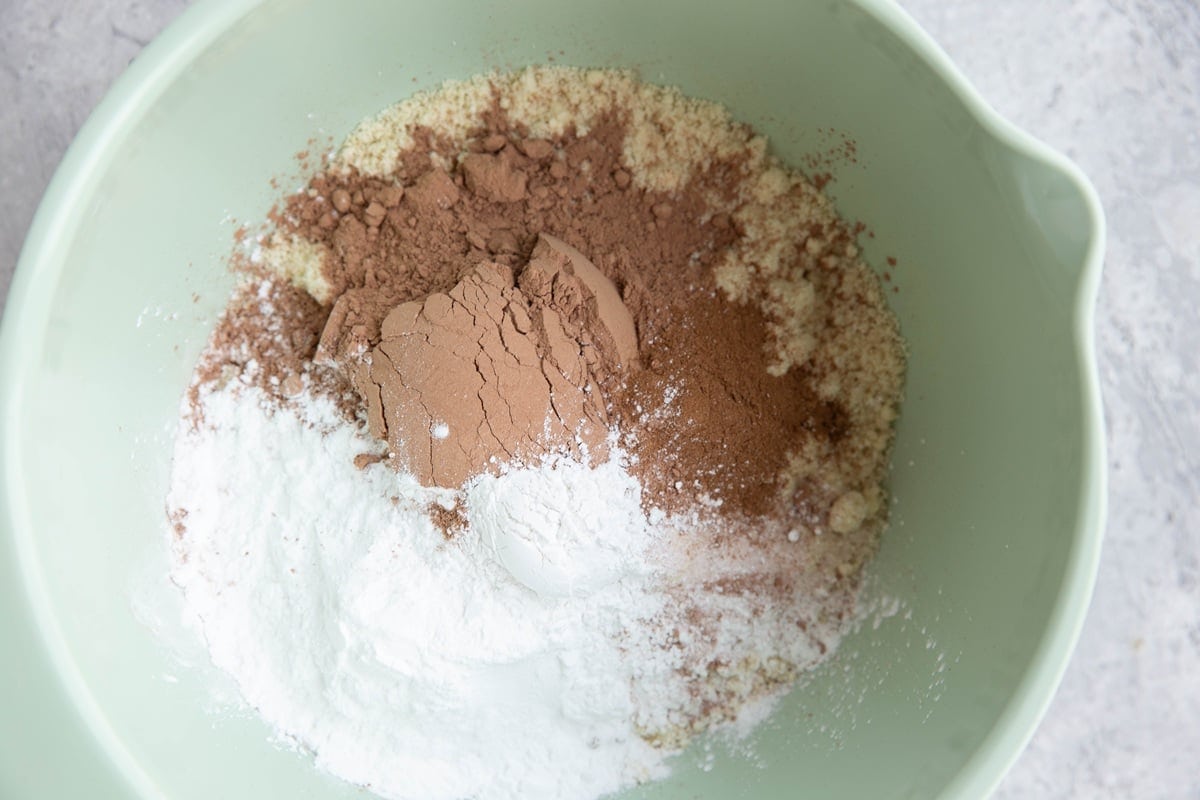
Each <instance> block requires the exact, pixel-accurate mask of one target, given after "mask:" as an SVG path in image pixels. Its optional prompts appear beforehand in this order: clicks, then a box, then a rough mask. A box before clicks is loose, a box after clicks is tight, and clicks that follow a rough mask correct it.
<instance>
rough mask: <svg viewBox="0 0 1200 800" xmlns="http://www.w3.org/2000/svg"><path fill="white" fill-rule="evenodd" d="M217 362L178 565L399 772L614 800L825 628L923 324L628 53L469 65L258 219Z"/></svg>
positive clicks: (220, 640)
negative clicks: (638, 73) (267, 219)
mask: <svg viewBox="0 0 1200 800" xmlns="http://www.w3.org/2000/svg"><path fill="white" fill-rule="evenodd" d="M271 223H272V224H271V229H270V231H269V232H267V233H265V234H263V236H261V237H260V239H259V243H260V244H259V246H258V247H257V248H256V249H255V250H254V253H253V255H252V256H251V257H249V258H247V259H241V260H237V259H235V261H236V263H235V267H236V268H237V269H239V271H240V272H241V273H242V274H243V276H244V280H243V283H242V285H241V287H240V288H239V289H238V290H237V291H236V292H235V295H234V297H233V298H232V299H231V301H230V304H229V306H228V308H227V310H226V313H225V315H224V317H223V318H222V321H221V322H220V323H219V325H218V328H217V330H216V331H215V332H214V335H213V338H212V340H211V342H210V344H209V347H208V349H207V350H206V352H205V354H204V356H203V357H202V359H201V362H200V364H199V366H198V367H197V370H196V375H195V379H194V381H193V384H192V386H191V388H190V389H189V392H188V395H187V399H186V402H185V404H184V411H183V419H182V422H181V427H180V432H179V435H178V437H177V440H176V447H175V457H174V467H173V476H172V489H171V493H170V497H169V498H168V508H169V516H170V520H171V522H172V527H173V536H172V552H173V558H174V563H173V568H172V576H173V578H174V580H175V582H176V583H178V584H179V585H180V586H181V587H182V589H183V590H184V593H185V596H186V600H187V603H188V605H189V607H190V610H191V611H192V612H194V614H195V615H196V616H197V617H198V618H199V619H200V620H201V621H202V626H203V631H204V635H205V638H206V640H207V643H208V646H209V649H210V651H211V654H212V658H213V661H214V662H215V663H216V664H217V665H218V666H219V667H221V668H222V669H224V670H226V671H228V672H229V673H230V674H231V675H232V676H233V677H234V678H235V679H236V681H237V683H238V685H239V687H240V690H241V692H242V694H243V695H244V697H245V699H246V700H247V701H248V702H249V703H250V704H252V705H253V706H254V707H255V708H257V709H258V711H259V713H261V714H262V716H263V717H264V718H265V719H267V720H268V721H269V722H270V723H271V724H273V725H274V726H275V727H276V728H277V729H278V730H279V731H280V732H281V733H282V734H283V735H284V736H286V737H288V738H290V739H292V740H293V741H295V742H296V743H298V744H299V745H301V746H302V747H304V748H306V749H307V750H309V751H311V752H312V753H313V755H314V758H315V759H316V761H317V763H318V764H319V765H320V766H322V767H323V768H324V769H326V770H328V771H329V772H332V773H333V774H335V775H338V776H340V777H342V778H344V779H346V780H349V781H353V782H355V783H357V784H360V785H362V786H365V787H367V788H369V789H370V790H372V791H374V792H376V793H378V794H380V795H383V796H385V797H389V798H414V799H415V798H447V800H448V799H449V798H460V797H477V798H518V797H520V798H560V797H578V798H593V797H598V796H601V795H604V794H607V793H610V792H614V791H617V790H619V789H621V788H623V787H626V786H629V785H632V784H635V783H639V782H644V781H648V780H653V779H656V778H660V777H663V776H664V775H666V774H667V771H668V759H669V757H670V756H672V755H674V754H676V753H678V752H679V751H680V750H681V749H682V748H683V747H684V746H685V745H686V744H687V743H688V741H689V740H690V739H691V738H692V737H693V736H695V735H696V734H698V733H700V732H703V731H705V730H709V729H712V728H714V727H718V726H724V725H737V726H738V727H739V728H744V727H745V726H746V723H747V721H751V722H752V721H753V720H755V719H758V718H760V717H761V715H762V714H763V713H764V708H766V707H769V704H770V703H771V701H772V700H774V699H775V698H777V697H779V696H780V695H781V694H782V693H783V692H784V691H786V689H787V688H788V687H789V686H790V685H791V684H792V683H793V682H794V681H795V679H796V677H797V676H798V675H799V674H800V673H801V672H803V671H804V670H806V669H808V668H810V667H812V666H813V665H815V664H817V663H819V662H820V661H821V660H822V659H824V658H825V657H827V656H828V654H829V653H831V652H832V651H833V649H834V648H835V647H836V645H837V642H838V638H839V636H840V634H841V632H842V631H843V629H844V628H845V626H846V625H847V624H848V623H849V622H850V621H851V620H852V618H853V617H854V613H855V599H856V596H857V592H858V588H859V584H860V579H861V571H862V567H863V565H864V564H865V562H866V561H867V560H868V559H869V558H870V556H871V555H872V554H873V552H874V550H875V548H876V545H877V542H878V537H879V534H880V531H881V528H882V526H883V524H884V521H885V514H886V503H885V496H884V490H883V488H882V486H881V481H882V478H883V474H884V471H885V467H886V458H887V451H888V446H889V444H890V440H891V429H892V422H893V420H894V417H895V414H896V409H897V405H898V402H899V395H900V387H901V379H902V373H903V355H902V348H901V345H900V340H899V337H898V334H897V331H896V326H895V321H894V319H893V318H892V317H891V315H890V313H889V312H888V311H887V308H886V305H885V303H884V298H883V294H882V292H881V290H880V287H879V284H878V282H877V280H876V279H875V277H874V276H873V274H872V273H871V272H870V270H869V269H868V268H867V267H866V266H865V265H864V264H863V263H862V262H861V261H860V260H859V258H858V251H857V248H856V246H855V244H854V233H855V231H854V230H853V229H851V228H849V227H848V226H847V225H846V224H845V223H844V222H843V221H841V220H840V219H839V218H838V217H837V215H836V213H835V211H834V209H833V207H832V205H831V204H830V202H829V201H828V200H827V199H826V198H825V196H824V195H822V194H821V193H820V192H819V191H818V190H817V188H815V187H814V186H813V185H812V184H811V183H810V182H809V181H807V180H806V179H805V178H804V177H803V176H802V175H801V174H799V173H797V172H794V171H791V170H789V169H787V168H786V167H784V166H783V165H781V164H779V163H778V162H777V161H775V160H774V159H773V158H772V157H771V156H770V155H768V154H767V148H766V143H765V142H764V141H763V140H762V139H761V138H760V137H758V136H756V135H755V134H754V133H753V131H751V130H750V129H748V128H746V127H745V126H742V125H739V124H736V123H734V122H732V121H731V120H730V119H729V117H728V115H727V113H726V112H725V111H724V110H723V109H722V108H720V107H718V106H715V105H712V104H709V103H704V102H701V101H696V100H692V99H688V98H685V97H683V96H682V95H680V94H679V93H678V92H676V91H674V90H670V89H663V88H660V87H654V86H649V85H645V84H641V83H640V82H638V81H637V80H636V79H635V78H634V76H632V75H631V74H629V73H624V72H615V71H581V70H572V69H565V68H546V67H537V68H530V69H526V70H523V71H521V72H518V73H514V74H497V75H489V76H483V77H479V78H476V79H472V80H469V81H465V82H458V83H450V84H447V85H445V86H444V87H443V88H442V89H441V90H439V91H436V92H432V93H428V94H421V95H418V96H416V97H414V98H412V99H410V100H407V101H405V102H402V103H400V104H398V105H397V106H395V107H393V108H391V109H388V110H387V111H385V112H384V113H382V114H381V115H380V116H378V117H376V118H374V119H371V120H368V121H366V122H364V123H362V124H361V125H360V126H359V127H358V128H357V129H356V130H355V131H354V132H353V133H352V134H351V135H350V137H349V138H348V139H347V141H346V142H345V143H344V144H343V145H342V146H341V148H340V149H339V150H338V151H337V153H336V154H335V155H334V156H333V157H332V158H331V159H329V160H328V161H327V162H326V163H325V164H324V165H323V169H322V171H321V172H320V173H319V174H317V175H316V176H315V177H313V178H312V180H311V181H310V182H309V183H308V185H307V186H306V187H305V189H304V190H302V191H301V192H299V193H297V194H295V195H293V196H290V197H288V198H287V199H286V200H285V201H284V202H283V203H282V204H281V206H280V207H279V208H277V209H276V211H275V212H273V214H272V219H271Z"/></svg>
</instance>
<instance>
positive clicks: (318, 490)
mask: <svg viewBox="0 0 1200 800" xmlns="http://www.w3.org/2000/svg"><path fill="white" fill-rule="evenodd" d="M202 407H203V416H204V419H203V421H202V422H201V423H200V425H199V426H197V427H193V426H192V420H191V419H190V418H189V419H185V422H184V424H183V425H182V427H181V431H180V434H179V436H178V437H177V441H176V449H175V463H174V471H173V476H172V490H171V494H170V497H169V505H170V507H171V508H172V509H174V510H175V511H174V513H173V518H174V519H175V520H177V521H178V522H179V523H180V528H179V530H178V532H177V535H176V537H175V539H174V542H173V549H174V557H175V561H174V565H173V570H172V578H173V579H174V580H175V582H176V583H178V584H179V586H181V587H182V588H183V589H184V591H185V594H186V601H187V605H188V606H189V609H190V611H191V612H192V613H193V614H194V615H195V616H196V617H198V618H199V619H200V620H201V623H202V628H203V632H204V636H205V638H206V640H207V644H208V647H209V650H210V653H211V656H212V659H213V661H214V663H215V664H216V665H217V666H219V667H221V668H222V669H224V670H226V671H227V672H229V673H230V674H231V675H232V676H233V677H234V679H235V680H236V681H237V683H238V686H239V688H240V690H241V692H242V695H243V696H244V698H245V699H246V701H247V702H249V703H250V704H252V705H253V706H255V707H256V708H257V709H258V711H259V713H260V714H261V715H262V716H263V717H264V718H265V719H266V720H267V721H268V722H270V723H271V724H272V725H274V726H275V727H276V728H277V729H278V731H279V732H280V733H281V734H282V735H283V736H285V737H288V738H290V739H292V740H294V741H295V742H297V743H298V744H300V745H302V746H303V747H305V748H307V749H308V750H310V751H311V752H312V753H313V754H314V757H315V759H316V762H317V764H318V765H319V766H321V767H322V768H324V769H326V770H328V771H329V772H331V773H333V774H335V775H337V776H339V777H342V778H344V779H346V780H348V781H352V782H354V783H358V784H360V785H364V786H369V787H370V789H371V790H372V791H374V792H377V793H378V794H381V795H383V796H385V797H389V798H447V799H449V798H460V797H475V798H481V800H483V799H489V798H494V799H496V800H506V799H507V798H532V799H533V800H537V799H538V798H560V797H578V798H593V797H598V796H600V795H603V794H607V793H610V792H613V791H616V790H619V789H621V788H622V787H625V786H628V785H631V784H633V783H637V782H642V781H646V780H651V779H655V778H660V777H663V776H665V775H666V774H667V766H666V764H665V762H666V759H667V758H668V757H669V756H671V755H673V754H674V753H676V752H678V750H679V748H680V747H682V746H683V745H684V744H686V742H687V740H688V739H689V737H690V736H691V735H692V734H693V733H695V732H697V731H699V730H701V729H703V728H705V727H708V726H710V725H712V724H713V723H720V722H731V723H734V727H733V731H734V732H735V733H738V734H744V733H746V732H748V731H749V730H750V728H752V727H753V725H754V724H757V722H759V721H760V720H761V719H763V718H764V717H765V715H766V714H767V712H768V711H769V709H770V707H771V702H772V700H773V699H774V698H775V697H777V696H778V694H779V692H780V691H782V690H783V689H784V688H785V687H786V686H787V685H788V684H789V683H790V681H791V679H792V678H793V677H794V675H795V671H796V670H797V669H798V668H803V667H805V666H808V665H810V664H811V663H813V662H815V661H817V660H819V658H820V657H821V652H823V650H824V647H825V646H826V645H828V646H829V647H830V648H831V647H832V645H833V644H834V643H835V642H836V636H837V625H836V623H835V621H830V620H825V619H823V618H821V615H820V614H819V613H818V612H819V609H818V608H817V607H814V606H813V605H812V604H811V602H808V601H801V600H799V599H797V600H796V601H794V602H782V603H777V604H773V603H772V602H771V601H769V600H768V598H766V597H764V596H758V595H756V593H755V592H753V591H745V590H738V589H736V586H737V582H738V581H739V580H748V579H756V578H757V579H761V578H762V576H763V575H764V574H769V573H770V572H771V570H776V571H778V572H786V573H789V574H790V575H793V576H796V575H804V574H805V563H804V552H803V550H802V549H796V548H795V547H794V546H793V547H792V548H791V549H790V550H786V549H785V551H783V553H782V554H778V553H776V554H772V555H765V554H764V551H763V550H762V542H761V541H759V542H758V543H757V544H755V543H753V542H751V541H750V540H749V539H747V540H746V541H745V542H744V543H742V544H741V545H738V546H731V545H729V544H725V545H722V546H721V547H720V548H717V547H715V546H714V543H713V542H712V541H709V540H707V539H706V538H705V535H704V533H703V531H704V528H703V526H701V525H699V523H698V520H696V519H695V518H692V519H687V520H680V519H674V520H671V519H664V518H661V517H658V518H656V519H654V520H652V521H651V520H647V518H646V517H645V515H644V514H643V513H642V510H641V494H640V488H639V485H638V483H637V481H636V480H634V479H633V478H632V477H631V476H630V475H629V473H628V472H627V471H626V470H625V469H624V468H623V467H622V464H621V460H620V453H619V451H617V453H616V455H617V457H616V458H612V459H610V460H609V461H607V462H605V463H604V464H602V465H600V466H598V467H594V468H593V467H589V466H585V465H583V464H580V463H577V462H573V461H570V460H562V459H560V460H557V461H554V462H551V463H547V464H545V465H543V466H542V467H540V468H537V469H532V468H526V469H518V470H512V471H509V472H507V473H505V474H503V475H501V476H499V477H495V476H484V477H480V478H476V479H475V480H473V481H472V482H471V483H470V484H468V486H467V487H466V488H465V489H464V491H463V493H462V495H458V494H457V493H455V492H452V491H448V490H444V489H429V488H424V487H422V486H420V485H419V484H418V483H417V482H416V480H415V479H414V478H412V477H411V476H408V475H404V474H398V473H396V472H394V471H392V470H390V469H388V468H387V467H386V466H383V465H378V464H377V465H373V466H370V467H368V468H367V469H366V470H362V471H360V470H357V469H356V468H355V467H354V466H353V461H354V456H355V455H356V454H359V453H362V452H364V451H372V452H373V451H374V450H375V449H376V448H377V444H376V443H375V442H374V441H373V440H371V439H370V438H369V436H368V435H367V434H365V433H363V432H362V431H360V430H359V429H358V428H356V426H354V425H351V424H349V423H346V422H345V421H344V420H343V419H342V418H340V417H339V416H338V415H337V412H336V410H335V409H334V407H333V405H332V403H331V402H330V401H328V400H326V399H323V398H319V397H312V396H310V395H307V394H305V395H302V396H301V397H300V398H298V400H297V403H296V407H295V408H294V409H278V408H274V407H272V406H271V405H270V403H269V402H268V401H267V400H266V399H265V398H264V396H263V395H262V393H261V391H260V390H258V389H256V388H252V387H248V386H245V385H243V384H241V383H239V382H237V381H233V382H231V383H230V384H229V385H228V386H227V387H226V388H224V389H221V390H217V391H212V392H209V393H206V394H204V395H203V396H202ZM456 500H463V501H465V510H466V514H467V517H468V520H469V526H468V528H467V529H466V530H465V531H460V532H459V533H458V534H457V535H455V536H454V537H452V538H450V539H447V538H446V536H445V534H443V532H442V531H441V530H440V529H438V528H437V527H435V526H434V524H433V523H432V522H431V519H430V517H429V515H428V513H427V508H428V506H429V505H430V504H433V503H437V504H439V505H441V506H443V507H447V508H449V507H452V506H453V505H454V503H455V501H456ZM776 534H778V535H776ZM762 535H763V536H775V538H776V539H778V541H779V542H781V543H785V544H787V532H786V531H779V532H771V531H767V532H764V533H763V534H762ZM664 554H665V557H664ZM789 554H790V555H789ZM796 592H797V593H796V597H797V598H800V597H801V596H802V594H803V593H815V595H817V596H820V595H822V593H823V592H824V595H825V597H826V601H828V598H829V594H828V591H827V590H821V589H820V588H819V587H817V588H816V589H814V587H813V586H812V585H810V584H806V583H804V581H798V587H797V590H796ZM778 599H779V598H776V600H778ZM819 618H821V619H822V620H823V621H818V619H819ZM797 619H805V620H808V622H807V623H806V624H808V625H810V626H811V627H810V628H809V635H808V637H805V636H798V635H796V629H797V627H796V622H797ZM818 641H821V642H823V643H825V644H818Z"/></svg>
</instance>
